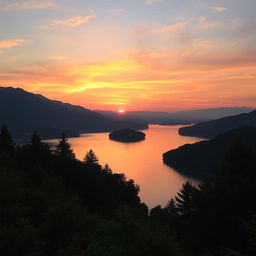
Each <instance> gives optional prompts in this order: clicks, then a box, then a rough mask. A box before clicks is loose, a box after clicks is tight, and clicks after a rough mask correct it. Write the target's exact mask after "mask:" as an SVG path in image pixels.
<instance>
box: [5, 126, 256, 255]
mask: <svg viewBox="0 0 256 256" xmlns="http://www.w3.org/2000/svg"><path fill="white" fill-rule="evenodd" d="M92 146H93V145H92ZM156 171H157V170H156ZM255 184H256V153H255V151H253V150H252V149H251V148H250V147H248V146H247V145H246V144H243V143H242V142H240V143H238V144H236V146H234V147H233V149H232V150H231V151H230V152H229V154H228V155H227V157H226V159H225V161H224V163H223V165H222V168H221V169H220V170H219V172H218V175H216V176H215V177H214V178H211V179H209V180H207V181H206V182H205V183H204V184H202V185H201V186H200V187H194V186H193V185H191V184H190V183H189V182H187V183H185V184H184V185H183V186H182V188H181V189H180V191H178V193H177V196H176V197H175V198H173V199H171V198H170V201H169V202H168V203H167V205H166V206H165V207H161V206H156V207H155V208H153V209H151V211H150V214H149V213H148V209H147V206H146V205H145V204H143V203H141V202H140V198H139V196H138V192H139V187H138V186H137V185H135V184H134V181H133V180H127V179H126V178H125V176H124V175H123V174H116V173H113V172H112V170H111V168H110V167H109V166H108V165H106V166H104V167H102V166H101V165H100V164H99V159H98V158H97V155H96V153H95V152H94V151H93V150H90V151H88V152H87V153H86V152H85V158H84V161H79V160H77V159H76V158H75V154H74V152H73V150H72V148H71V145H70V144H69V143H68V140H67V139H66V138H65V136H64V135H62V137H61V138H60V140H59V143H58V145H57V146H56V148H55V149H52V150H51V149H50V148H49V146H48V145H47V144H44V143H42V142H41V140H40V137H39V135H38V134H37V133H36V132H35V133H34V134H33V136H32V138H31V141H30V143H29V144H27V145H15V144H14V143H13V141H12V138H11V136H10V134H9V131H8V129H7V127H6V126H3V127H2V128H1V132H0V250H1V252H3V253H4V255H8V256H9V255H11V256H14V255H15V256H16V255H17V256H18V255H19V256H22V255H24V256H25V255H26V256H30V255H31V256H32V255H33V256H46V255H47V256H51V255H52V256H53V255H57V256H85V255H89V256H120V255H124V256H126V255H127V256H137V255H138V256H139V255H152V256H153V255H154V256H155V255H164V256H165V255H166V256H167V255H168V256H170V255H171V256H198V255H199V256H219V255H223V256H234V255H236V256H253V255H256V246H255V245H256V239H255V237H256V203H255V195H256V186H255Z"/></svg>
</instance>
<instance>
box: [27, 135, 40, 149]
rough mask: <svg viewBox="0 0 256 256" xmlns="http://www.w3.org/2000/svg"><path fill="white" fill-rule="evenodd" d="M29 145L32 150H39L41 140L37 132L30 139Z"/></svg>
mask: <svg viewBox="0 0 256 256" xmlns="http://www.w3.org/2000/svg"><path fill="white" fill-rule="evenodd" d="M30 143H31V146H32V147H33V148H40V147H41V145H42V142H41V138H40V136H39V134H38V133H37V131H35V132H34V133H33V135H32V137H31V140H30Z"/></svg>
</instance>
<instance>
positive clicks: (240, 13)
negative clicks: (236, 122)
mask: <svg viewBox="0 0 256 256" xmlns="http://www.w3.org/2000/svg"><path fill="white" fill-rule="evenodd" d="M255 12H256V1H255V0H55V1H41V0H18V1H17V0H16V1H11V0H0V59H1V61H0V86H13V87H21V88H24V89H25V90H28V91H31V92H34V93H40V94H43V95H45V96H46V97H49V98H51V99H57V100H61V101H64V102H70V103H72V104H77V105H82V106H84V107H87V108H90V109H105V110H119V109H124V110H163V111H176V110H185V109H198V108H205V107H207V108H208V107H219V106H252V107H256V15H255V14H256V13H255Z"/></svg>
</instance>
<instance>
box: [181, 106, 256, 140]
mask: <svg viewBox="0 0 256 256" xmlns="http://www.w3.org/2000/svg"><path fill="white" fill-rule="evenodd" d="M241 126H256V110H254V111H252V112H250V113H244V114H240V115H235V116H228V117H224V118H221V119H217V120H213V121H209V122H203V123H198V124H195V125H193V126H188V127H182V128H180V129H179V133H180V134H181V135H185V136H194V137H202V138H214V137H215V136H217V135H218V134H220V133H223V132H226V131H228V130H231V129H235V128H238V127H241Z"/></svg>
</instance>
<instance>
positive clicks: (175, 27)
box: [152, 22, 187, 33]
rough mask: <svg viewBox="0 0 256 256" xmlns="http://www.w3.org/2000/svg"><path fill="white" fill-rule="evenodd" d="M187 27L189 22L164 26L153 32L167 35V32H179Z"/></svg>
mask: <svg viewBox="0 0 256 256" xmlns="http://www.w3.org/2000/svg"><path fill="white" fill-rule="evenodd" d="M186 25H187V22H178V23H175V24H172V25H169V26H162V27H161V28H159V29H156V30H153V31H152V32H155V33H165V32H171V31H177V30H179V29H181V28H184V27H185V26H186Z"/></svg>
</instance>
